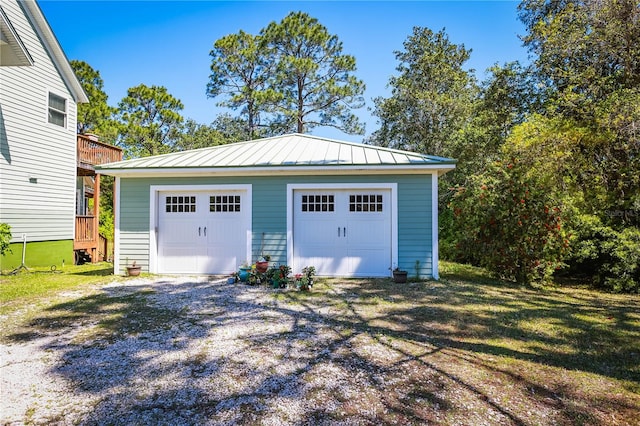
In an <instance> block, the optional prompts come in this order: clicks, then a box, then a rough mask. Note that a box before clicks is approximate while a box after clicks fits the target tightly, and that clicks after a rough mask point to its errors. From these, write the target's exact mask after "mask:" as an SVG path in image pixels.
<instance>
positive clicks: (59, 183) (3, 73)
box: [0, 0, 76, 257]
mask: <svg viewBox="0 0 640 426" xmlns="http://www.w3.org/2000/svg"><path fill="white" fill-rule="evenodd" d="M2 8H3V10H4V11H5V13H6V14H7V17H8V18H9V20H10V21H11V23H12V24H13V26H14V28H15V29H16V32H17V34H18V35H19V37H20V38H21V40H22V42H23V43H24V45H25V47H26V49H27V50H28V52H29V53H30V54H31V56H32V57H33V61H34V65H33V66H26V67H24V66H23V67H14V66H0V205H1V208H0V222H4V223H8V224H9V225H11V231H12V236H13V240H12V241H13V242H20V241H22V234H26V235H27V241H28V242H34V241H52V240H57V241H60V240H73V238H74V226H75V221H74V217H75V185H76V177H75V176H76V136H75V130H76V103H75V101H74V99H73V96H72V94H71V92H70V90H69V88H67V86H66V84H65V83H64V80H63V79H62V77H61V76H60V74H59V73H58V70H57V69H56V67H55V66H54V64H53V62H52V60H51V58H50V56H49V54H48V53H47V51H46V50H45V48H44V47H43V44H42V42H41V40H40V38H39V37H38V35H37V34H36V32H35V30H34V29H33V27H32V26H31V24H30V23H29V21H28V20H27V18H26V17H25V15H24V12H23V10H22V8H21V6H20V5H19V4H18V3H17V2H16V1H15V0H7V1H3V2H2ZM49 92H52V93H55V94H57V95H58V96H62V97H64V98H65V99H66V100H67V125H66V127H65V128H62V127H59V126H56V125H53V124H50V123H48V120H47V117H48V94H49ZM58 257H59V256H58Z"/></svg>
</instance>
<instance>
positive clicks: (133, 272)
mask: <svg viewBox="0 0 640 426" xmlns="http://www.w3.org/2000/svg"><path fill="white" fill-rule="evenodd" d="M140 270H141V268H140V266H127V275H128V276H130V277H137V276H138V275H140Z"/></svg>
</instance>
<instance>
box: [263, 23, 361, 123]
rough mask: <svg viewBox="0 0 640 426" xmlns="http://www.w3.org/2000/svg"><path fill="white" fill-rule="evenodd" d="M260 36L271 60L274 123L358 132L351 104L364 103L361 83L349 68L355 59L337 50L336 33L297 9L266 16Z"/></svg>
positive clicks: (339, 43)
mask: <svg viewBox="0 0 640 426" xmlns="http://www.w3.org/2000/svg"><path fill="white" fill-rule="evenodd" d="M261 36H262V37H264V40H265V42H266V43H267V45H268V46H269V48H270V50H269V52H270V53H271V52H273V55H274V56H273V58H272V60H273V61H275V62H276V65H277V72H276V73H275V75H274V79H273V80H272V82H271V84H272V87H273V89H274V90H275V91H276V92H278V94H279V95H280V97H279V100H278V102H277V103H276V104H275V113H276V114H277V119H276V121H275V123H274V124H275V125H276V126H277V127H278V128H280V129H281V130H283V131H296V132H298V133H305V132H308V131H310V130H312V129H313V128H314V127H317V126H330V127H334V128H337V129H339V130H341V131H344V132H345V133H349V134H362V133H364V127H363V124H362V123H361V122H360V120H359V119H358V117H357V116H356V115H355V114H353V113H352V112H351V110H353V109H358V108H361V107H363V106H364V98H363V97H362V95H363V93H364V89H365V85H364V83H363V82H362V80H359V79H358V78H356V77H355V75H354V74H353V73H354V72H355V71H356V60H355V58H354V57H353V56H351V55H347V54H343V53H342V42H340V41H339V40H338V37H337V36H335V35H332V34H329V32H328V30H327V28H326V27H324V26H323V25H321V24H320V23H319V22H318V20H317V19H315V18H312V17H311V16H309V15H308V14H306V13H303V12H292V13H290V14H289V15H287V16H286V17H285V18H284V19H282V21H281V22H279V23H277V22H271V23H270V24H269V25H268V26H267V27H266V28H265V29H263V30H262V31H261Z"/></svg>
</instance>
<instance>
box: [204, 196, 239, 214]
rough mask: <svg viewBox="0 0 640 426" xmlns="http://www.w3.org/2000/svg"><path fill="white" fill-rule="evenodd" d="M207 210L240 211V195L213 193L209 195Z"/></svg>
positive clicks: (220, 211)
mask: <svg viewBox="0 0 640 426" xmlns="http://www.w3.org/2000/svg"><path fill="white" fill-rule="evenodd" d="M209 211H210V212H213V213H222V212H240V196H239V195H215V196H212V197H209Z"/></svg>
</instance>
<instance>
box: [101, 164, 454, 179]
mask: <svg viewBox="0 0 640 426" xmlns="http://www.w3.org/2000/svg"><path fill="white" fill-rule="evenodd" d="M455 167H456V165H455V162H446V163H439V164H419V165H416V164H411V165H382V166H375V167H371V166H359V165H350V166H333V167H318V166H295V167H292V166H289V167H277V166H270V167H193V168H188V167H176V168H109V165H108V164H105V165H103V166H95V168H96V171H98V172H99V173H100V174H105V175H110V176H117V177H141V178H142V177H157V176H166V177H178V176H211V175H216V176H266V175H274V174H277V175H278V176H283V175H285V176H294V175H315V176H318V175H351V174H362V173H366V174H371V175H380V174H386V175H390V174H432V173H433V172H437V173H438V175H439V176H441V175H443V174H445V173H447V172H449V171H451V170H453V169H455Z"/></svg>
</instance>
